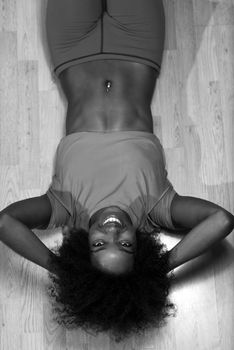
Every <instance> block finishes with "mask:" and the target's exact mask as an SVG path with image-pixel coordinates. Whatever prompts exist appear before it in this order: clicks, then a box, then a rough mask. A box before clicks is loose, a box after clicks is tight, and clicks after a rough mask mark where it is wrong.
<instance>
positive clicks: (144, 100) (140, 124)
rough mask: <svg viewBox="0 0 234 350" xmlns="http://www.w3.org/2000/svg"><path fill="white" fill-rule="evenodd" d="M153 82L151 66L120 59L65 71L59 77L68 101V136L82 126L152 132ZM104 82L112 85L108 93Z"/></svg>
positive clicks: (88, 64)
mask: <svg viewBox="0 0 234 350" xmlns="http://www.w3.org/2000/svg"><path fill="white" fill-rule="evenodd" d="M156 79H157V71H156V70H154V69H153V68H152V67H149V66H146V65H143V64H140V63H135V62H128V61H121V60H100V61H92V62H87V63H83V64H79V65H76V66H72V67H70V68H68V69H67V70H65V71H64V72H63V73H62V74H61V75H60V80H61V85H62V88H63V90H64V93H65V95H66V97H67V100H68V113H67V133H70V131H71V130H72V131H71V132H76V131H73V130H74V128H75V130H76V129H77V128H78V129H80V128H81V127H82V128H83V130H85V128H87V127H89V128H92V127H93V128H99V129H100V130H106V129H115V128H117V129H122V130H124V129H128V127H130V128H133V130H137V129H134V127H136V128H138V130H139V128H140V129H142V128H143V129H145V130H144V131H151V130H149V129H152V115H151V109H150V105H151V100H152V96H153V92H154V88H155V82H156ZM106 81H109V82H110V83H111V86H110V88H109V91H108V92H107V90H106V88H107V87H106V85H105V82H106ZM75 125H76V126H75ZM80 130H81V129H80ZM77 131H79V130H77Z"/></svg>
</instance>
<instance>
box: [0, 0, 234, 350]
mask: <svg viewBox="0 0 234 350" xmlns="http://www.w3.org/2000/svg"><path fill="white" fill-rule="evenodd" d="M164 4H165V11H166V21H167V38H166V44H165V52H164V61H163V67H162V73H161V76H160V79H159V80H158V83H157V86H156V89H155V94H154V98H153V103H152V112H153V115H154V126H155V133H156V134H157V135H158V136H159V138H160V140H161V142H162V144H163V146H164V147H165V152H166V160H167V164H168V172H169V178H170V180H171V182H172V183H173V184H174V187H175V189H176V190H177V192H178V193H180V194H181V195H191V196H195V197H201V198H205V199H208V200H210V201H213V202H215V203H217V204H219V205H222V206H224V207H225V208H226V209H228V210H229V211H231V212H232V213H234V162H233V156H234V144H233V140H234V0H215V1H212V0H193V1H192V0H165V1H164ZM45 10H46V0H30V1H28V0H17V1H16V0H1V1H0V113H1V119H0V184H1V186H0V209H3V208H4V207H6V206H7V205H8V204H10V203H12V202H14V201H17V200H20V199H24V198H28V197H32V196H36V195H40V194H43V193H45V191H46V190H47V188H48V186H49V184H50V181H51V176H52V172H53V162H54V156H55V150H56V147H57V144H58V142H59V140H60V139H61V137H62V136H63V135H64V129H65V128H64V126H65V112H66V101H65V98H64V96H63V94H62V92H61V89H60V87H59V85H58V82H57V81H56V79H55V78H54V76H53V75H52V74H51V63H50V59H49V54H48V48H47V44H46V36H45V25H44V21H45ZM35 232H36V233H37V234H38V236H39V237H40V238H41V239H42V240H43V242H44V243H45V244H46V245H47V246H48V247H54V246H55V245H56V244H59V242H61V232H60V231H59V230H57V231H35ZM161 238H162V241H163V242H164V243H165V244H167V246H168V249H170V248H172V247H173V246H174V245H175V244H176V243H177V242H178V241H179V240H180V239H181V238H182V236H179V235H174V236H170V235H169V234H168V233H166V232H165V234H164V233H163V234H162V235H161ZM233 271H234V234H233V233H232V234H230V235H229V236H228V237H227V238H226V239H225V240H223V241H222V243H220V244H218V245H217V246H216V247H215V248H214V249H213V250H211V251H209V252H208V253H207V254H204V255H203V256H201V257H199V258H197V259H195V260H193V261H191V262H189V263H187V264H184V265H183V266H181V267H180V268H177V269H176V270H175V275H176V281H175V283H174V285H173V288H172V290H171V300H172V301H173V302H174V303H176V305H177V308H178V311H177V316H176V317H174V318H173V317H171V318H169V319H168V323H167V325H166V326H165V327H164V328H162V329H160V330H155V331H154V332H150V333H147V334H146V335H145V337H143V338H140V339H138V338H137V337H133V338H131V339H130V340H128V341H127V342H125V343H120V344H115V343H113V342H112V341H111V340H110V339H109V338H108V336H104V335H100V336H98V337H97V338H96V337H94V336H92V335H90V334H86V333H84V332H81V331H79V330H78V331H67V332H66V331H65V330H64V329H63V328H61V327H60V326H58V325H57V324H56V323H54V321H53V320H52V317H51V313H50V311H51V310H50V304H49V300H48V298H47V296H46V286H47V284H48V276H47V271H46V270H44V269H42V268H40V267H38V266H36V265H34V264H33V263H31V262H29V261H27V260H25V259H23V258H21V257H19V256H18V255H17V254H15V253H14V252H12V251H11V250H10V249H9V248H7V247H6V246H3V244H1V243H0V349H1V350H14V349H16V350H21V349H23V350H39V349H40V350H44V349H55V350H59V349H69V350H70V349H78V350H80V349H82V350H89V349H92V350H94V349H95V350H106V349H108V350H109V349H110V350H116V349H125V350H132V349H136V350H149V349H151V350H154V349H157V350H187V349H189V350H193V349H194V350H195V349H196V350H197V349H199V350H215V349H217V350H231V349H234V332H233V329H234V272H233Z"/></svg>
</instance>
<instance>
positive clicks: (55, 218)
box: [46, 189, 72, 230]
mask: <svg viewBox="0 0 234 350" xmlns="http://www.w3.org/2000/svg"><path fill="white" fill-rule="evenodd" d="M46 195H47V196H48V198H49V200H50V204H51V207H52V213H51V217H50V222H49V224H48V226H47V228H46V229H48V230H49V229H53V228H55V227H59V226H63V225H68V226H70V225H72V223H71V221H72V218H71V215H70V213H69V211H68V210H67V209H66V208H65V207H64V205H63V204H62V203H61V201H60V200H59V199H58V198H57V196H55V195H54V193H53V191H52V190H51V189H49V190H48V191H47V192H46Z"/></svg>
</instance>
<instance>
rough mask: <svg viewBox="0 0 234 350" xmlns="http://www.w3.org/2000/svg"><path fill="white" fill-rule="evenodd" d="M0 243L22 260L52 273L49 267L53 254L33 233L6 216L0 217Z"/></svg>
mask: <svg viewBox="0 0 234 350" xmlns="http://www.w3.org/2000/svg"><path fill="white" fill-rule="evenodd" d="M0 241H2V242H3V243H4V244H6V245H7V246H8V247H9V248H11V249H12V250H14V251H15V252H16V253H18V254H20V255H21V256H23V257H24V258H26V259H28V260H30V261H32V262H34V263H35V264H37V265H39V266H41V267H43V268H45V269H47V270H48V271H50V272H53V271H52V269H51V267H50V265H49V261H50V256H51V254H53V253H52V252H51V251H50V250H49V249H48V248H47V247H46V246H45V245H44V244H43V243H42V242H41V241H40V239H39V238H38V237H37V236H36V235H35V234H34V233H33V231H31V230H30V229H28V228H27V227H26V226H25V225H24V224H22V223H21V222H20V221H18V220H16V219H14V218H13V217H11V216H9V215H8V214H1V216H0Z"/></svg>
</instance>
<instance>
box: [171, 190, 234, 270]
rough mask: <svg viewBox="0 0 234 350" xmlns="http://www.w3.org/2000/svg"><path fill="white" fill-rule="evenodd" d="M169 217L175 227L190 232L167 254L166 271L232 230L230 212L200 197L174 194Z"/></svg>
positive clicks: (196, 254)
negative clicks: (189, 229) (170, 216)
mask: <svg viewBox="0 0 234 350" xmlns="http://www.w3.org/2000/svg"><path fill="white" fill-rule="evenodd" d="M171 215H172V220H173V222H174V223H175V225H177V226H178V227H184V228H192V229H191V231H190V232H189V233H188V234H187V235H186V236H185V237H184V238H183V239H182V240H181V241H180V242H179V243H178V244H177V245H176V246H175V247H174V248H172V249H171V251H170V252H169V271H171V270H173V269H174V268H176V267H178V266H180V265H182V264H184V263H185V262H187V261H189V260H191V259H194V258H196V257H197V256H199V255H201V254H203V253H204V252H206V251H207V250H208V249H209V248H211V246H213V245H214V244H215V243H217V242H218V241H220V240H221V239H223V238H225V237H226V236H227V235H228V234H229V233H231V231H232V230H233V228H234V216H233V215H232V214H231V213H229V212H228V211H226V210H225V209H223V208H222V207H220V206H218V205H216V204H214V203H211V202H209V201H205V200H202V199H199V198H193V197H185V196H179V195H176V196H175V197H174V199H173V201H172V206H171Z"/></svg>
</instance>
